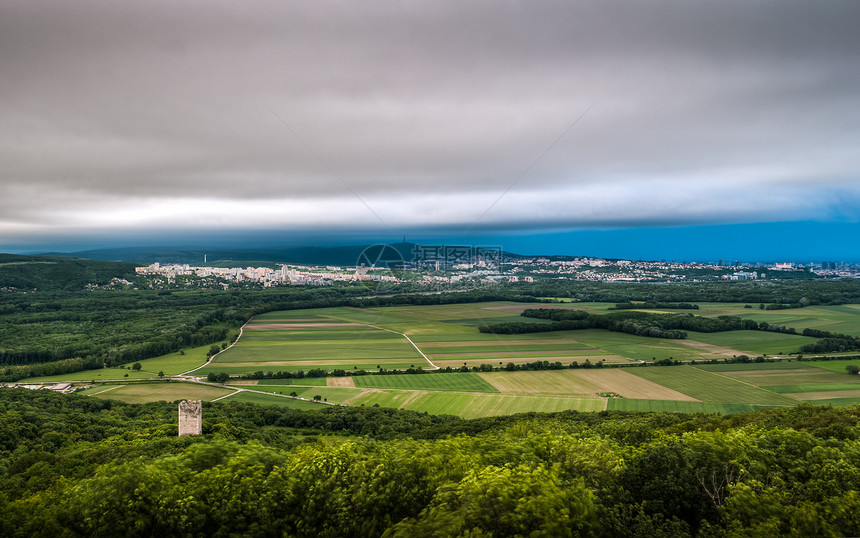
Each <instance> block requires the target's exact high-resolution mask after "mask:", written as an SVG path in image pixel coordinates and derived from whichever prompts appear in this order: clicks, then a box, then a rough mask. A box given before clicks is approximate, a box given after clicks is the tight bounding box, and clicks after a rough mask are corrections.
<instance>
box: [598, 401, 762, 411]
mask: <svg viewBox="0 0 860 538" xmlns="http://www.w3.org/2000/svg"><path fill="white" fill-rule="evenodd" d="M767 408H768V406H761V405H752V404H738V403H714V402H677V401H673V400H632V399H629V398H611V399H610V400H609V402H608V407H607V409H611V410H614V411H652V412H655V413H662V412H670V413H718V414H721V415H727V414H731V413H746V412H748V411H757V410H759V409H767Z"/></svg>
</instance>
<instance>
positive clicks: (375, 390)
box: [340, 389, 382, 405]
mask: <svg viewBox="0 0 860 538" xmlns="http://www.w3.org/2000/svg"><path fill="white" fill-rule="evenodd" d="M373 392H382V391H380V390H379V389H366V390H363V391H361V392H360V393H358V394H356V395H355V396H351V397H349V398H347V399H346V400H344V401H342V402H340V403H341V405H349V404H351V403H352V402H353V401H355V400H358V399H359V398H363V397H364V396H367V395H368V394H371V393H373Z"/></svg>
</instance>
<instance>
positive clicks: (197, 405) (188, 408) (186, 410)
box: [179, 400, 203, 437]
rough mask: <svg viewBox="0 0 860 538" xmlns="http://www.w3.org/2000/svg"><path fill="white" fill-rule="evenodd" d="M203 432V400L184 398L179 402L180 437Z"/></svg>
mask: <svg viewBox="0 0 860 538" xmlns="http://www.w3.org/2000/svg"><path fill="white" fill-rule="evenodd" d="M201 433H203V402H202V401H201V400H182V401H181V402H179V437H182V436H183V435H200V434H201Z"/></svg>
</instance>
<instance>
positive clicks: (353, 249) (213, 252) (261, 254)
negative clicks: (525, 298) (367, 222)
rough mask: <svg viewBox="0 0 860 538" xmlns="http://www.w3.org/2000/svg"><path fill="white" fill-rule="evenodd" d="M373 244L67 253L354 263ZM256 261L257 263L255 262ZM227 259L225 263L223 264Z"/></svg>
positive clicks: (407, 249) (405, 246)
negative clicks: (204, 256)
mask: <svg viewBox="0 0 860 538" xmlns="http://www.w3.org/2000/svg"><path fill="white" fill-rule="evenodd" d="M368 246H369V245H349V246H340V247H273V248H248V249H230V248H212V249H201V248H187V249H186V248H181V247H129V248H111V249H97V250H84V251H80V252H71V253H68V254H66V255H67V256H75V257H78V258H86V259H89V260H109V261H122V262H134V263H146V264H149V263H153V262H159V263H162V264H164V263H187V264H190V265H203V255H204V254H205V255H206V257H207V260H208V261H207V264H212V263H213V262H215V261H216V260H217V261H218V262H227V263H229V264H231V265H241V263H240V262H248V264H257V265H261V264H263V263H294V264H299V265H340V266H353V265H356V262H357V261H358V260H359V258H360V256H361V253H362V252H363V251H364V250H365V249H366V248H367V247H368ZM389 246H391V247H393V248H395V249H396V250H397V251H398V252H399V253H400V255H401V256H402V257H403V259H404V260H411V259H413V254H412V249H413V248H415V243H393V244H390V245H389ZM505 256H506V257H508V258H510V257H519V256H517V255H515V254H508V253H506V254H505ZM252 262H253V263H252ZM223 265H224V263H222V266H223Z"/></svg>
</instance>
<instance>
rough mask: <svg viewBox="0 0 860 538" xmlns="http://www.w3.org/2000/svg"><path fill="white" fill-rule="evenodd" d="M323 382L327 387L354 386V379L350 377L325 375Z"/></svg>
mask: <svg viewBox="0 0 860 538" xmlns="http://www.w3.org/2000/svg"><path fill="white" fill-rule="evenodd" d="M325 384H326V386H328V387H355V380H354V379H353V378H351V377H327V378H326V379H325Z"/></svg>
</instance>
